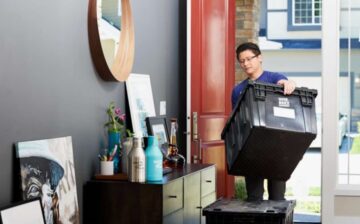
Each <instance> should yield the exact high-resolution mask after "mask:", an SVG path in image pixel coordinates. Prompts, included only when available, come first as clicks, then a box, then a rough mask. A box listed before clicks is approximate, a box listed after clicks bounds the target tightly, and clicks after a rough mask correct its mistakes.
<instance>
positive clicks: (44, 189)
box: [16, 137, 80, 224]
mask: <svg viewBox="0 0 360 224" xmlns="http://www.w3.org/2000/svg"><path fill="white" fill-rule="evenodd" d="M16 153H17V157H18V158H19V160H20V176H21V189H22V197H23V199H24V200H26V199H31V198H35V197H41V201H42V206H43V208H44V214H45V220H46V223H47V224H56V223H64V224H65V223H68V224H70V223H80V221H79V207H78V200H77V191H76V179H75V169H74V158H73V148H72V139H71V137H62V138H54V139H45V140H36V141H26V142H18V143H17V144H16Z"/></svg>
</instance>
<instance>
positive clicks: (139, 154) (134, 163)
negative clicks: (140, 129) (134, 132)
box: [128, 137, 146, 183]
mask: <svg viewBox="0 0 360 224" xmlns="http://www.w3.org/2000/svg"><path fill="white" fill-rule="evenodd" d="M128 160H129V162H128V166H129V167H128V172H129V176H128V178H129V181H130V182H139V183H143V182H145V167H146V160H145V153H144V150H143V148H142V140H141V137H134V139H133V148H132V149H131V151H130V153H129V156H128Z"/></svg>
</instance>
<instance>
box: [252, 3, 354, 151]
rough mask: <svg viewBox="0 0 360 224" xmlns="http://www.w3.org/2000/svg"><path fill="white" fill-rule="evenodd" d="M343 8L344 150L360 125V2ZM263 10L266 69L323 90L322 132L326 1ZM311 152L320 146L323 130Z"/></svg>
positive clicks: (318, 100)
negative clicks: (350, 136)
mask: <svg viewBox="0 0 360 224" xmlns="http://www.w3.org/2000/svg"><path fill="white" fill-rule="evenodd" d="M340 4H341V16H340V40H339V41H340V55H341V56H340V58H341V59H340V74H339V77H340V78H339V85H340V86H339V88H340V93H339V94H340V96H339V97H340V99H341V100H340V102H339V103H340V105H339V134H338V139H339V140H338V141H339V146H341V143H342V140H343V138H344V136H345V134H346V133H347V132H357V128H358V126H357V122H358V121H359V120H360V87H359V86H360V63H356V62H358V61H359V59H360V50H359V49H360V39H359V38H360V37H359V34H360V31H359V26H360V24H356V22H355V21H359V19H360V1H352V2H351V4H350V3H349V1H341V3H340ZM260 11H261V13H260V32H259V45H260V47H261V49H262V52H263V55H264V57H265V60H264V68H265V69H266V70H270V71H277V72H281V73H284V74H286V75H287V76H288V77H289V78H290V79H293V80H294V81H295V82H296V83H297V85H298V86H306V87H308V88H314V89H317V90H318V93H319V94H318V97H317V98H316V111H317V118H318V128H319V130H320V127H321V112H322V108H321V105H322V102H321V100H322V87H321V77H322V76H323V75H324V74H321V69H322V68H321V65H322V58H321V38H322V31H321V22H322V18H321V11H322V0H266V1H261V10H260ZM349 46H350V47H349ZM349 59H350V60H349ZM334 97H335V96H334ZM346 120H348V121H349V124H348V125H347V122H344V121H346ZM311 147H315V148H320V147H321V132H320V131H319V134H318V137H317V139H316V140H315V141H314V142H313V144H312V145H311Z"/></svg>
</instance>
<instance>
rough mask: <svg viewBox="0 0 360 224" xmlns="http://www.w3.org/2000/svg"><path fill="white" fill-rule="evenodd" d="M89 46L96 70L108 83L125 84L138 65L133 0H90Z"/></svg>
mask: <svg viewBox="0 0 360 224" xmlns="http://www.w3.org/2000/svg"><path fill="white" fill-rule="evenodd" d="M88 30H89V42H90V51H91V55H92V58H93V61H94V64H95V67H96V69H97V71H98V73H99V74H100V76H101V77H102V78H103V79H104V80H106V81H125V80H126V79H127V78H128V76H129V74H130V72H131V69H132V65H133V63H134V46H135V38H134V24H133V19H132V13H131V7H130V0H90V2H89V21H88Z"/></svg>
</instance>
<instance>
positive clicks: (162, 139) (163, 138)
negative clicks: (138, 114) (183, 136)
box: [145, 117, 169, 148]
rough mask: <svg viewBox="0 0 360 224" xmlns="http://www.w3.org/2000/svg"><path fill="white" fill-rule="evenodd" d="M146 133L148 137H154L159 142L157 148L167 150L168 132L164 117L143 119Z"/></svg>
mask: <svg viewBox="0 0 360 224" xmlns="http://www.w3.org/2000/svg"><path fill="white" fill-rule="evenodd" d="M145 121H146V127H147V132H148V134H149V135H152V136H155V137H156V138H157V140H158V142H159V147H160V148H163V147H164V146H165V147H166V148H167V146H168V144H169V132H168V129H167V122H166V118H165V117H147V118H146V119H145Z"/></svg>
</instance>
